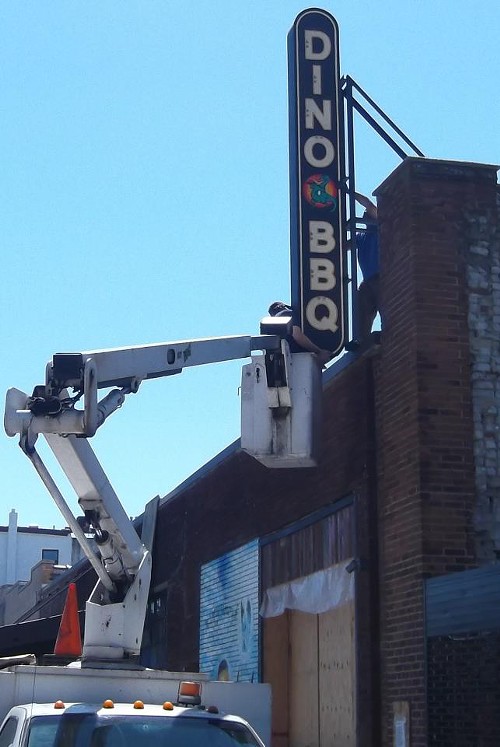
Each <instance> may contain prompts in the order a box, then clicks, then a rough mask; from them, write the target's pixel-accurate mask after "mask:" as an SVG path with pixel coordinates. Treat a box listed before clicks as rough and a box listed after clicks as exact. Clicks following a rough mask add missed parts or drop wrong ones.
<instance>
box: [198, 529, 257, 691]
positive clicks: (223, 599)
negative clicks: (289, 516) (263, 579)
mask: <svg viewBox="0 0 500 747" xmlns="http://www.w3.org/2000/svg"><path fill="white" fill-rule="evenodd" d="M258 610H259V543H258V540H255V541H253V542H250V543H248V544H247V545H244V546H243V547H240V548H238V549H237V550H233V551H232V552H229V553H226V554H225V555H221V556H220V557H219V558H216V559H215V560H212V561H211V562H210V563H206V564H205V565H203V566H202V568H201V594H200V670H201V671H202V672H205V673H206V674H209V675H210V676H211V677H213V678H215V679H219V680H237V681H240V682H257V681H258V679H259V614H258Z"/></svg>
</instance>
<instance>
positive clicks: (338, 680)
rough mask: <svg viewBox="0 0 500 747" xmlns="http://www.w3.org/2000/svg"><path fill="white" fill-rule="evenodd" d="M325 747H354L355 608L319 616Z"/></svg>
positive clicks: (320, 701) (347, 606)
mask: <svg viewBox="0 0 500 747" xmlns="http://www.w3.org/2000/svg"><path fill="white" fill-rule="evenodd" d="M318 618H319V620H318V631H319V632H318V645H319V714H320V744H321V747H353V745H355V743H356V738H355V735H356V731H355V729H356V727H355V713H356V709H355V686H354V684H355V671H356V667H355V653H354V605H353V603H352V602H349V603H347V604H344V605H342V606H341V607H338V608H337V609H334V610H330V611H328V612H325V613H323V614H321V615H318Z"/></svg>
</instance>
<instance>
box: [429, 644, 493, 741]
mask: <svg viewBox="0 0 500 747" xmlns="http://www.w3.org/2000/svg"><path fill="white" fill-rule="evenodd" d="M427 653H428V656H427V661H428V675H429V686H428V702H429V741H428V744H429V745H436V747H473V745H481V747H497V745H498V744H500V721H499V718H498V714H499V713H500V668H499V666H498V661H499V660H500V633H499V632H498V631H489V632H483V633H476V634H473V635H463V636H448V635H447V636H436V637H433V638H430V639H429V641H428V644H427Z"/></svg>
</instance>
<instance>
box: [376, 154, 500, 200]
mask: <svg viewBox="0 0 500 747" xmlns="http://www.w3.org/2000/svg"><path fill="white" fill-rule="evenodd" d="M499 169H500V165H498V164H492V163H476V162H474V161H452V160H448V159H444V158H443V159H441V158H421V157H419V156H408V158H405V159H404V160H403V161H401V163H400V164H399V165H398V166H396V168H395V169H394V171H392V172H391V173H390V174H389V176H388V177H387V178H386V179H384V181H383V182H382V183H381V184H380V185H379V186H378V187H377V188H376V189H375V190H374V191H373V194H374V195H375V196H376V197H378V196H379V195H381V194H383V193H384V192H385V191H387V189H388V187H389V185H390V183H391V182H392V180H393V179H394V177H395V176H396V174H398V172H400V171H408V170H411V171H413V172H415V171H417V172H420V173H421V174H422V176H434V177H435V178H439V177H441V178H442V179H462V178H464V177H465V176H466V172H467V171H469V172H471V171H472V170H475V171H476V172H484V171H487V172H488V177H487V178H488V180H493V179H494V180H495V181H496V173H497V171H498V170H499ZM491 172H493V173H491ZM469 178H470V175H469ZM476 178H481V177H480V173H477V174H476Z"/></svg>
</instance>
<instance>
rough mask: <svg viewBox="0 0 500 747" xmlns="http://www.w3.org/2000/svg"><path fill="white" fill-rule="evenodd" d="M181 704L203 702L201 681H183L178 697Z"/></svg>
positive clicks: (198, 703)
mask: <svg viewBox="0 0 500 747" xmlns="http://www.w3.org/2000/svg"><path fill="white" fill-rule="evenodd" d="M177 702H178V703H179V705H181V704H182V705H200V704H201V683H200V682H181V683H180V685H179V696H178V698H177Z"/></svg>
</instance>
